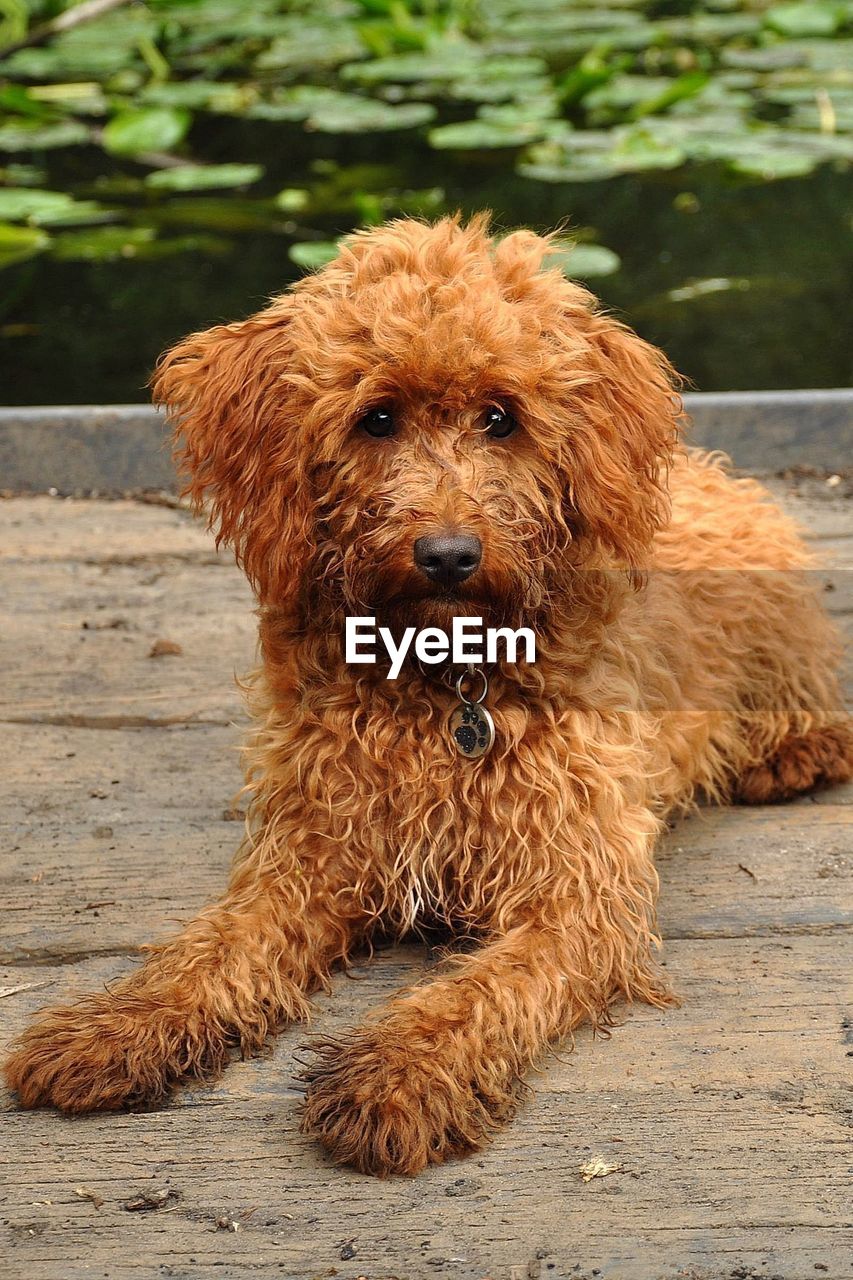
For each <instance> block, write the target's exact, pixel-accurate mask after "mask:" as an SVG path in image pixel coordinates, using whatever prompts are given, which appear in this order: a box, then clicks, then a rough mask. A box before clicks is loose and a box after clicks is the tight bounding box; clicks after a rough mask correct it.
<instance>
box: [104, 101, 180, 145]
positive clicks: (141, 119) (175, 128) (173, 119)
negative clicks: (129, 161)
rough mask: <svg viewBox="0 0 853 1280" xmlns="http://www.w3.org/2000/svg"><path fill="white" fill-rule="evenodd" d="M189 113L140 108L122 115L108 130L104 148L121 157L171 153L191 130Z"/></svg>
mask: <svg viewBox="0 0 853 1280" xmlns="http://www.w3.org/2000/svg"><path fill="white" fill-rule="evenodd" d="M191 119H192V117H191V115H190V113H189V111H187V110H185V109H183V108H180V107H140V108H136V109H133V110H128V111H120V112H119V113H118V115H115V116H113V118H112V120H110V121H109V123H108V124H106V125H105V126H104V132H103V145H104V147H105V149H106V150H107V151H110V152H112V153H113V155H118V156H136V155H140V154H144V153H145V152H146V151H170V150H171V149H172V147H175V146H177V145H178V143H179V142H182V141H183V139H184V138H185V136H186V133H187V130H188V129H189V127H190V121H191Z"/></svg>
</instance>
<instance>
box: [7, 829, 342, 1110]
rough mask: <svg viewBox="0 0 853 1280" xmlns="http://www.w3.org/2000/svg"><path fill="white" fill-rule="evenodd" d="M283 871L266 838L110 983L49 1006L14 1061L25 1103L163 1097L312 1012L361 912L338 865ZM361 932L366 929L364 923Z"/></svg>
mask: <svg viewBox="0 0 853 1280" xmlns="http://www.w3.org/2000/svg"><path fill="white" fill-rule="evenodd" d="M327 863H328V859H327V858H325V859H322V860H321V866H322V867H323V870H322V874H318V873H316V868H315V875H314V882H313V883H312V880H311V877H310V876H309V873H308V869H307V865H306V866H302V867H298V866H297V865H296V863H295V862H294V863H293V864H292V865H290V866H289V867H288V870H287V873H286V874H285V873H284V872H283V870H282V868H281V867H280V866H279V867H278V868H277V867H276V864H275V862H274V861H272V862H270V861H268V860H267V859H265V858H264V849H263V844H261V846H260V847H259V848H257V849H256V850H255V852H254V853H253V854H252V855H250V856H249V857H248V858H244V859H243V860H242V861H241V862H240V863H239V864H238V866H237V868H236V869H235V873H234V876H233V877H232V882H231V885H230V887H229V890H228V892H227V893H226V895H225V897H223V898H222V900H221V901H220V902H218V903H217V904H216V905H215V906H212V907H210V908H208V909H207V910H205V911H203V912H202V913H201V914H200V915H199V916H198V917H197V918H196V919H195V920H194V921H192V923H191V924H189V925H188V927H187V928H186V929H185V930H184V931H183V932H182V933H181V934H180V935H178V936H177V937H176V938H175V939H173V940H172V941H171V942H168V943H166V944H165V945H163V946H158V947H154V948H151V951H150V954H149V956H148V958H147V959H146V961H145V963H144V964H143V965H142V967H141V968H140V969H138V970H137V971H136V972H134V973H133V974H131V975H130V976H129V977H127V978H125V979H123V980H122V981H120V982H117V983H115V985H114V986H112V987H111V988H110V989H109V990H108V991H106V992H105V993H98V994H92V995H89V996H85V997H84V998H83V999H81V1000H80V1001H78V1002H77V1003H74V1004H69V1005H65V1006H59V1007H56V1008H53V1009H48V1010H46V1011H44V1012H43V1013H42V1014H41V1015H40V1016H39V1017H38V1019H37V1020H36V1021H35V1023H34V1024H33V1025H32V1026H30V1027H29V1028H28V1029H27V1030H26V1031H25V1032H24V1034H23V1036H22V1037H21V1039H20V1041H19V1043H18V1046H17V1048H16V1050H15V1051H14V1052H13V1053H12V1055H11V1057H10V1058H9V1059H8V1061H7V1062H6V1064H5V1075H6V1080H7V1083H8V1084H9V1085H10V1087H11V1088H13V1089H14V1090H16V1092H17V1094H18V1097H19V1099H20V1101H21V1103H22V1104H23V1105H24V1106H27V1107H35V1106H42V1105H53V1106H56V1107H58V1108H60V1109H61V1110H63V1111H67V1112H83V1111H93V1110H113V1109H116V1108H118V1107H121V1106H122V1105H124V1104H126V1103H141V1102H152V1101H156V1100H158V1099H161V1098H163V1097H164V1096H165V1095H166V1094H167V1093H168V1092H169V1091H170V1089H171V1088H172V1086H173V1085H174V1084H176V1083H177V1082H178V1081H179V1080H181V1079H186V1078H191V1077H196V1078H202V1077H211V1076H214V1075H216V1074H218V1073H219V1072H220V1071H221V1069H222V1067H223V1066H224V1064H225V1063H226V1061H227V1060H228V1057H229V1052H230V1050H231V1049H232V1048H233V1047H235V1046H236V1047H238V1048H240V1049H242V1050H243V1051H246V1052H251V1051H253V1050H257V1049H258V1048H259V1047H260V1046H261V1045H262V1044H263V1043H264V1041H265V1040H266V1038H267V1036H268V1035H270V1034H271V1033H272V1032H274V1031H276V1030H279V1029H281V1028H282V1027H283V1026H284V1025H286V1024H287V1023H288V1022H290V1021H293V1020H297V1019H305V1017H306V1016H307V1013H308V999H307V996H308V993H309V992H310V991H311V990H312V989H316V988H317V987H318V986H320V985H322V984H324V983H325V982H326V981H327V976H328V973H329V970H330V967H331V966H332V965H333V964H334V963H335V962H336V961H340V960H342V959H344V958H345V957H346V954H347V952H348V951H349V950H350V948H351V946H352V945H353V942H354V940H355V939H356V938H357V937H358V934H359V927H360V925H361V924H362V920H361V919H360V918H359V917H360V916H361V917H363V914H364V913H363V911H359V909H358V908H357V906H356V905H355V904H353V906H352V911H351V913H350V914H348V912H347V903H348V902H352V901H353V900H352V899H351V898H349V897H347V896H346V895H345V894H344V893H343V892H339V890H340V889H341V886H340V885H338V884H337V882H336V881H335V880H334V878H333V877H332V876H331V875H330V872H329V869H328V866H327V865H326V864H327ZM362 932H363V930H362Z"/></svg>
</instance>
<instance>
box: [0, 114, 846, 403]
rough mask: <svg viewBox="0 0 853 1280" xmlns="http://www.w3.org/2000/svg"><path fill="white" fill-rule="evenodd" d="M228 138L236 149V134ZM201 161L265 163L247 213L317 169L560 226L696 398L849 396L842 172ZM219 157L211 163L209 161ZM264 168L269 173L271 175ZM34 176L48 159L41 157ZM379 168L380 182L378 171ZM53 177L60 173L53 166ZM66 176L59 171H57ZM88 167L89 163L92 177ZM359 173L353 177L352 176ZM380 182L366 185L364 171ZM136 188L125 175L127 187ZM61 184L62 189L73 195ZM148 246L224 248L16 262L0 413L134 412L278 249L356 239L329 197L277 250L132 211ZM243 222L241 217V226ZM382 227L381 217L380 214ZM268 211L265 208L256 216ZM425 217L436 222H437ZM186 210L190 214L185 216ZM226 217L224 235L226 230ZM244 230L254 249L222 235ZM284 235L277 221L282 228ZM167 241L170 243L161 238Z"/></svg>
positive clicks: (192, 220) (401, 153) (391, 144)
mask: <svg viewBox="0 0 853 1280" xmlns="http://www.w3.org/2000/svg"><path fill="white" fill-rule="evenodd" d="M237 128H239V129H240V130H241V131H242V133H243V136H242V137H241V138H240V139H239V141H240V142H241V143H242V144H243V145H242V147H241V148H238V147H237V146H236V145H235V143H236V142H237V139H236V138H235V136H234V135H233V130H234V129H237ZM211 130H212V132H211V134H210V135H209V136H208V137H207V138H205V139H204V143H205V147H204V149H205V152H206V156H207V158H208V159H209V160H212V161H216V160H217V159H226V158H233V156H234V154H235V152H237V153H238V154H240V155H241V158H243V159H246V160H253V159H259V160H262V161H263V162H264V163H265V164H266V165H267V169H268V177H267V182H266V186H265V188H264V189H263V190H262V192H261V195H262V196H264V195H268V196H272V195H273V194H274V193H275V192H276V191H278V190H280V189H281V187H284V186H287V187H294V186H304V185H307V186H311V185H312V184H314V186H315V187H316V186H317V184H318V182H319V181H320V179H319V178H318V168H317V166H318V161H319V163H320V166H321V167H322V166H323V165H325V171H326V173H331V174H333V175H336V176H335V178H334V182H335V183H336V184H337V188H336V189H337V190H338V191H340V190H343V189H345V188H346V187H347V185H348V182H349V175H352V176H353V181H352V182H351V183H349V185H350V186H355V185H357V183H356V178H358V179H360V180H362V181H361V185H362V186H363V185H364V183H365V182H366V183H367V184H368V186H369V185H370V183H371V182H372V183H373V189H374V190H375V191H377V192H380V193H381V192H383V191H385V192H387V191H388V190H391V189H394V190H397V191H405V190H406V188H409V187H410V188H418V189H423V188H432V187H437V188H441V189H442V190H443V193H444V195H443V198H442V199H441V203H440V209H442V208H447V209H453V208H457V207H458V208H461V209H462V210H464V211H469V212H472V211H474V210H478V209H481V208H490V209H492V210H493V211H494V213H495V215H496V218H497V220H498V222H499V223H501V224H503V225H504V226H517V225H528V226H531V227H533V228H534V229H536V230H542V229H546V228H551V227H553V226H555V225H556V224H558V223H560V222H562V221H564V220H568V222H569V225H570V226H573V227H575V228H589V229H592V231H593V232H594V235H593V238H594V239H595V240H596V241H597V242H598V243H601V244H604V245H607V246H608V247H609V248H611V249H613V250H615V251H616V252H617V253H618V254H619V256H620V258H621V261H622V266H621V269H620V270H619V271H618V272H617V273H616V274H615V275H611V276H608V277H606V278H601V279H597V280H592V281H590V285H591V287H592V288H593V289H594V290H595V291H596V292H597V293H598V294H599V295H600V296H601V297H602V298H603V300H604V301H605V302H606V303H607V305H608V306H610V307H613V308H615V309H617V311H618V312H620V313H621V314H622V315H623V316H624V318H626V319H627V320H628V321H629V323H631V324H632V325H633V326H634V327H635V328H636V329H637V330H638V331H639V332H640V333H641V334H642V335H643V336H644V337H646V338H648V339H650V340H651V341H652V342H655V343H657V344H658V345H660V346H661V347H663V348H664V349H665V350H666V352H667V353H668V354H669V356H670V358H671V359H672V360H673V362H674V364H675V365H676V367H677V368H679V369H680V370H681V372H682V373H683V374H685V375H686V376H687V377H688V378H689V379H691V380H692V382H693V383H694V384H695V386H696V387H697V388H699V389H700V390H706V391H716V390H734V389H750V388H792V387H831V386H846V385H849V384H850V383H851V381H853V344H851V335H853V324H851V318H852V317H851V297H853V235H852V234H851V230H852V229H853V221H852V220H853V172H850V171H849V170H848V171H847V172H843V171H837V172H836V171H833V170H832V169H831V168H830V167H824V168H823V169H821V170H820V171H818V172H817V173H816V174H814V175H812V176H811V177H809V178H807V179H800V180H787V181H779V182H772V183H763V184H762V183H753V182H746V181H734V180H732V179H730V178H726V177H725V176H724V175H723V174H722V173H720V172H719V171H716V170H714V169H705V170H696V169H693V170H690V171H687V170H678V171H672V172H669V173H665V174H656V175H654V176H650V177H642V178H638V177H635V176H631V177H625V178H620V179H615V180H610V181H608V182H600V183H582V184H578V183H576V184H571V185H563V186H557V185H549V184H545V183H541V182H534V181H531V180H528V179H524V178H521V177H519V176H518V175H517V174H515V173H514V172H513V169H512V165H511V163H510V162H509V161H508V160H507V158H506V156H505V155H504V156H501V154H499V153H494V152H492V153H484V154H483V155H481V156H477V155H473V156H469V157H467V158H466V161H465V163H464V164H463V163H460V162H458V161H456V162H454V161H453V159H452V158H451V157H448V156H446V155H440V154H436V153H435V152H434V151H429V150H428V149H427V148H426V147H425V146H421V145H420V144H418V143H417V141H416V140H414V141H413V142H412V143H411V144H410V145H411V150H409V151H407V150H406V147H407V145H408V144H407V143H406V142H405V141H401V138H400V135H395V136H394V137H393V138H392V139H390V140H387V139H386V140H384V141H383V139H378V138H376V137H375V136H374V137H373V138H371V139H370V140H365V141H363V142H361V141H358V142H355V143H353V142H352V141H351V140H348V141H346V142H344V141H341V140H336V139H334V138H328V137H323V138H314V139H306V137H305V135H301V134H300V133H299V132H298V131H297V130H293V131H292V133H291V132H290V131H287V132H286V134H284V135H283V131H282V130H281V129H280V128H278V129H277V130H276V131H275V132H272V131H270V130H268V129H267V128H266V127H265V126H263V125H261V126H253V127H252V129H251V131H250V132H249V134H248V136H246V126H245V125H242V124H241V125H239V126H238V125H233V126H232V125H230V124H227V123H225V124H222V125H221V126H220V125H217V126H211ZM217 151H219V152H220V154H219V155H217V154H216V153H217ZM271 156H277V157H278V159H277V160H276V159H271ZM47 159H50V157H47ZM389 159H393V168H389V167H388V160H389ZM55 163H56V164H57V165H58V164H59V163H60V162H59V161H57V162H55ZM62 163H65V164H67V163H68V161H67V160H66V161H63V162H62ZM74 163H75V165H77V166H79V172H78V173H77V174H76V175H71V181H70V182H69V174H67V173H58V172H54V174H53V175H52V177H53V179H54V182H55V183H61V184H62V188H63V189H69V186H70V187H71V188H73V189H74V190H75V193H76V194H79V195H81V196H83V197H85V196H93V195H94V196H98V197H99V198H101V199H103V198H104V195H103V191H102V190H101V189H99V188H97V186H96V185H94V182H93V179H94V169H93V173H92V179H90V180H87V177H86V170H85V166H86V155H85V153H81V152H77V153H76V155H75V159H74ZM93 164H94V160H93ZM360 166H367V168H361V167H360ZM377 166H379V167H378V168H377ZM128 173H129V174H131V175H132V173H133V170H132V168H131V169H129V170H128ZM75 178H76V180H75ZM129 198H130V199H132V200H135V201H136V203H135V204H134V207H133V217H134V219H135V220H136V221H137V222H139V223H140V224H145V223H146V222H150V221H154V222H155V223H157V225H158V227H159V234H160V235H184V236H185V235H191V234H193V233H199V232H209V231H210V230H211V227H210V226H209V225H203V224H206V223H208V224H209V223H210V222H213V223H217V222H222V221H224V223H225V226H224V227H223V226H216V227H214V228H213V232H214V234H216V235H220V236H221V235H222V234H223V233H224V234H225V236H226V237H227V240H226V243H225V244H224V245H222V246H221V252H219V253H218V254H215V255H212V254H210V253H209V252H201V251H185V252H182V253H181V254H179V255H176V256H170V257H163V258H155V259H154V260H135V259H133V258H127V259H124V258H123V259H120V260H117V261H107V262H94V263H88V262H61V261H56V260H54V259H51V258H48V257H44V256H43V257H41V258H36V259H32V260H30V261H29V262H26V263H23V264H21V265H18V266H16V267H13V268H10V269H7V270H6V271H4V272H3V273H2V276H0V399H2V401H3V402H5V403H7V404H40V403H51V402H53V403H57V402H66V403H87V402H102V403H103V402H116V401H138V400H144V399H145V398H146V391H145V383H146V379H147V377H148V374H149V372H150V369H151V367H152V364H153V362H154V360H155V358H156V356H157V354H158V353H159V352H160V351H161V350H162V349H163V348H164V347H165V346H167V345H168V344H169V343H170V342H172V341H173V340H174V339H176V338H177V337H179V336H180V335H181V334H183V333H185V332H187V331H189V330H191V329H195V328H199V327H204V326H207V325H209V324H212V323H215V322H218V321H221V320H224V319H235V318H238V317H241V316H244V315H246V314H248V313H250V312H251V311H252V310H254V309H256V308H257V307H258V306H259V305H261V304H262V303H263V302H264V300H265V299H266V298H267V297H268V296H269V295H270V294H273V293H275V292H277V291H279V290H280V289H282V288H283V287H284V286H286V285H287V283H288V282H289V281H291V280H292V279H294V278H295V277H297V276H298V275H299V274H301V272H300V269H299V268H297V267H295V266H294V265H293V264H292V263H291V262H290V260H289V259H288V256H287V248H288V245H289V244H290V243H291V242H292V240H293V239H303V240H304V239H306V238H310V236H311V235H314V236H316V237H318V238H322V239H330V238H331V239H334V238H335V237H336V236H337V235H338V234H340V233H342V232H345V231H347V230H349V229H351V228H352V227H353V226H354V225H356V223H357V222H358V215H357V214H356V213H355V212H354V210H353V207H352V203H351V202H350V205H349V207H347V199H346V198H338V197H334V198H331V197H330V202H329V203H330V205H335V204H337V208H336V209H335V208H332V207H330V208H329V209H328V210H327V211H326V212H322V211H320V212H318V211H317V209H316V208H315V209H314V210H312V212H311V214H310V215H305V216H304V217H303V218H302V219H301V225H300V226H294V225H291V226H290V228H289V232H290V238H289V237H288V234H287V232H285V231H282V230H279V231H277V232H276V231H270V230H269V229H268V228H269V226H270V224H271V221H272V220H271V219H270V217H269V214H268V213H266V214H264V213H263V212H259V214H258V217H257V218H255V219H253V218H252V217H251V216H248V214H247V210H249V213H250V212H251V211H250V209H249V205H248V204H247V203H246V202H245V201H244V202H243V203H241V202H240V201H239V200H238V199H237V198H235V197H227V196H226V197H223V196H221V195H220V196H210V197H205V198H204V199H203V200H202V202H201V204H199V198H198V197H196V198H195V199H194V202H191V203H190V204H189V206H188V205H187V204H186V203H184V204H181V203H180V201H179V200H176V201H175V202H174V203H172V204H171V205H164V204H163V202H162V201H161V202H160V203H159V205H158V206H157V207H156V208H153V207H151V206H148V207H146V205H145V204H144V202H143V201H142V199H141V198H140V197H139V196H134V197H129ZM252 207H255V206H252ZM384 207H385V208H386V209H387V208H390V209H391V210H392V211H393V207H394V206H393V199H391V200H387V199H386V204H385V206H384ZM267 208H268V206H267ZM440 209H439V211H440ZM200 210H202V212H200ZM238 215H239V217H238ZM235 218H237V219H238V221H241V222H246V221H248V222H252V221H253V220H254V221H256V222H257V223H258V224H259V226H258V227H257V229H251V228H250V229H239V228H235V227H233V226H231V225H230V224H231V223H233V222H234V220H235ZM283 221H284V219H283V215H280V216H279V217H278V224H279V227H281V225H282V223H283ZM167 224H168V225H167Z"/></svg>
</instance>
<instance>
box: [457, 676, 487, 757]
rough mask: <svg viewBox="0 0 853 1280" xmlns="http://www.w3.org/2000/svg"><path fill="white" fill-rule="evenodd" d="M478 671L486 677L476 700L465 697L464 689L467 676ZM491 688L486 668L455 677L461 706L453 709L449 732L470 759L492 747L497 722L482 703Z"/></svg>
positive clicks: (460, 750)
mask: <svg viewBox="0 0 853 1280" xmlns="http://www.w3.org/2000/svg"><path fill="white" fill-rule="evenodd" d="M475 675H479V676H480V678H481V679H482V681H483V691H482V693H481V694H480V696H479V698H478V699H477V701H476V702H472V701H471V700H470V698H466V697H465V694H464V693H463V692H462V683H463V681H464V680H465V679H467V678H471V679H473V677H474V676H475ZM488 691H489V682H488V680H487V679H486V674H485V672H484V671H481V670H479V669H478V668H476V669H475V668H472V669H470V670H469V671H467V672H463V673H462V675H461V676H460V677H459V679H458V680H457V681H456V696H457V697H458V699H459V706H458V707H457V708H456V709H455V711H453V712H452V713H451V716H450V721H449V729H450V736H451V738H452V739H453V741H454V742H455V744H456V748H457V750H458V751H459V752H460V754H461V755H463V756H465V758H466V759H467V760H478V759H479V758H480V756H484V755H485V754H486V752H487V751H489V750H490V749H491V746H492V743H493V742H494V740H495V722H494V720H493V719H492V717H491V715H490V714H489V712H488V711H487V710H486V708H485V707H484V706H483V705H482V704H483V702H484V700H485V697H486V694H487V693H488Z"/></svg>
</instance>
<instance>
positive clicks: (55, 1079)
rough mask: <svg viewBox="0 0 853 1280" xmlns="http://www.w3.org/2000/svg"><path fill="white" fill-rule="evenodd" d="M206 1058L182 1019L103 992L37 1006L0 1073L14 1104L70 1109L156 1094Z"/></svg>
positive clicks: (201, 1069)
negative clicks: (41, 1007)
mask: <svg viewBox="0 0 853 1280" xmlns="http://www.w3.org/2000/svg"><path fill="white" fill-rule="evenodd" d="M213 1065H214V1064H213V1063H212V1060H211V1052H210V1046H209V1045H208V1044H207V1043H206V1042H205V1041H204V1040H203V1039H200V1038H199V1036H198V1035H196V1034H193V1033H192V1031H191V1029H190V1026H189V1025H188V1023H187V1021H186V1019H185V1018H183V1019H182V1018H180V1017H178V1016H177V1015H176V1014H175V1013H174V1011H172V1012H171V1013H170V1012H168V1011H164V1010H161V1009H155V1008H151V1007H149V1006H146V1005H145V1003H144V1002H142V1001H136V1002H133V1001H127V1000H121V999H114V998H112V997H110V996H108V995H107V996H89V997H88V998H86V999H85V1000H81V1001H80V1003H79V1004H73V1005H67V1006H61V1007H59V1008H55V1009H49V1010H47V1011H46V1012H45V1013H43V1014H42V1015H41V1016H40V1017H39V1018H38V1020H37V1021H36V1022H34V1023H33V1024H32V1026H30V1027H28V1028H27V1030H26V1031H25V1032H24V1034H23V1035H22V1036H21V1038H20V1040H19V1042H18V1047H17V1048H16V1050H15V1051H14V1052H13V1053H12V1054H11V1056H10V1057H9V1058H8V1059H7V1061H6V1063H5V1064H4V1074H5V1077H6V1083H7V1084H8V1085H9V1087H10V1088H11V1089H14V1090H15V1092H16V1093H17V1095H18V1099H19V1101H20V1102H21V1105H22V1106H25V1107H42V1106H53V1107H57V1108H58V1109H59V1110H60V1111H66V1112H71V1113H77V1112H85V1111H115V1110H117V1109H118V1108H119V1107H122V1106H125V1105H129V1104H136V1103H143V1102H156V1101H159V1100H160V1099H161V1098H163V1097H164V1096H165V1095H166V1094H167V1093H168V1092H169V1091H170V1089H171V1087H172V1085H173V1084H174V1083H175V1082H176V1081H177V1080H178V1079H179V1078H181V1077H182V1076H188V1075H203V1074H207V1073H208V1072H209V1071H210V1070H211V1068H212V1067H213Z"/></svg>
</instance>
